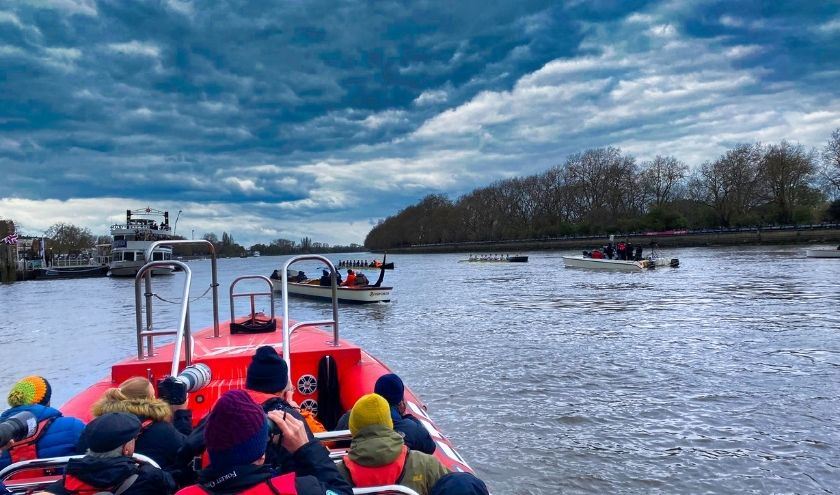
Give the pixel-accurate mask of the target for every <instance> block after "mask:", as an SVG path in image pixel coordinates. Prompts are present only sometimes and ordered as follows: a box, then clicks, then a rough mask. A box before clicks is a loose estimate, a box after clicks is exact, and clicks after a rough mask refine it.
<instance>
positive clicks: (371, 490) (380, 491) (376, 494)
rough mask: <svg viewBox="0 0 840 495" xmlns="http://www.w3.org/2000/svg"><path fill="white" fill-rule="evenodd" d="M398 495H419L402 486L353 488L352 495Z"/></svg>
mask: <svg viewBox="0 0 840 495" xmlns="http://www.w3.org/2000/svg"><path fill="white" fill-rule="evenodd" d="M394 493H400V494H403V495H420V494H419V493H417V492H415V491H414V490H412V489H411V488H409V487H407V486H402V485H383V486H370V487H367V488H353V495H390V494H394Z"/></svg>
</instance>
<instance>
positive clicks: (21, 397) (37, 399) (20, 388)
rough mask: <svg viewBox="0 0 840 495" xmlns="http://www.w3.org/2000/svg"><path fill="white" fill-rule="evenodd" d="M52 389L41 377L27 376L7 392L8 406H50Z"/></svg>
mask: <svg viewBox="0 0 840 495" xmlns="http://www.w3.org/2000/svg"><path fill="white" fill-rule="evenodd" d="M51 396H52V389H51V388H50V383H49V382H48V381H47V380H46V379H45V378H44V377H41V376H35V375H32V376H27V377H26V378H23V379H22V380H20V381H19V382H17V383H15V384H14V386H12V389H11V390H10V391H9V397H8V400H9V405H10V406H12V407H17V406H29V405H32V404H40V405H42V406H47V405H49V404H50V398H51Z"/></svg>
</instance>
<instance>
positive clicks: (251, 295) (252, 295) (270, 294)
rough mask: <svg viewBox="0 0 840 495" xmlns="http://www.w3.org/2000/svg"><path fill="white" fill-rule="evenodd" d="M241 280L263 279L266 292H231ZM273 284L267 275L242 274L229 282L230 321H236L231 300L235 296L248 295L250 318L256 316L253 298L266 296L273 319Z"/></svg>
mask: <svg viewBox="0 0 840 495" xmlns="http://www.w3.org/2000/svg"><path fill="white" fill-rule="evenodd" d="M242 280H263V281H265V283H267V284H268V292H243V293H241V294H235V293H234V292H233V288H234V287H236V284H238V283H239V282H240V281H242ZM273 288H274V284H272V283H271V279H270V278H268V277H264V276H262V275H243V276H241V277H237V278H236V279H235V280H234V281H233V282H232V283H231V284H230V322H231V323H233V322H234V321H236V311H234V309H233V300H234V298H237V297H248V298H250V300H251V320H253V319H254V318H256V316H257V309H256V305H255V302H254V298H255V297H256V296H268V297H270V298H271V319H272V320H273V319H274V290H273Z"/></svg>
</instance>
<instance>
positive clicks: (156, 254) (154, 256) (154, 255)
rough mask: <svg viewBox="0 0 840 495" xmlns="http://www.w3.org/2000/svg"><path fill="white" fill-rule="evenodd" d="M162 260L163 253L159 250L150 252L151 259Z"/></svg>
mask: <svg viewBox="0 0 840 495" xmlns="http://www.w3.org/2000/svg"><path fill="white" fill-rule="evenodd" d="M161 260H163V253H161V252H159V251H158V252H154V253H152V261H161Z"/></svg>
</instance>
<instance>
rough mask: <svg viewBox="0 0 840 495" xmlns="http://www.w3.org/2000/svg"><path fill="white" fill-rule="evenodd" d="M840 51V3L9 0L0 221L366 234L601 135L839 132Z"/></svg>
mask: <svg viewBox="0 0 840 495" xmlns="http://www.w3.org/2000/svg"><path fill="white" fill-rule="evenodd" d="M838 61H840V2H838V1H836V0H833V1H832V0H829V1H801V0H800V1H795V2H794V1H791V2H788V1H767V2H756V1H739V2H732V1H728V0H727V1H691V2H689V1H673V2H646V1H641V0H635V1H631V0H615V1H604V0H594V1H577V0H575V1H566V2H540V1H528V0H518V1H515V2H473V1H459V2H452V1H446V2H434V1H415V2H404V3H403V2H388V1H377V2H357V1H352V0H348V1H342V2H304V1H288V2H268V1H256V2H246V1H210V0H204V1H200V2H199V1H187V0H155V1H143V0H138V1H132V2H126V1H123V0H107V1H96V0H28V1H24V0H18V1H8V0H0V218H12V219H14V220H16V222H17V223H18V225H19V230H22V231H23V232H25V233H29V234H39V233H40V232H41V231H43V230H44V229H46V228H47V227H49V226H50V225H52V224H53V223H56V222H70V223H75V224H77V225H81V226H84V227H88V228H90V229H91V230H92V231H93V232H94V233H96V234H106V233H107V230H108V226H109V225H111V224H113V223H115V222H117V221H119V220H121V219H122V218H123V217H124V214H125V210H126V209H135V208H144V207H146V206H150V207H152V208H157V209H167V210H169V211H170V212H171V213H172V216H173V218H174V217H175V216H176V215H177V212H178V211H179V210H180V211H181V212H182V213H181V215H180V219H179V224H178V226H177V229H178V232H177V233H178V234H181V235H185V236H188V237H189V236H190V235H192V233H193V232H194V233H195V236H196V237H199V236H200V235H202V234H204V233H205V232H215V233H216V234H218V235H219V236H221V233H222V231H227V232H229V233H231V234H232V235H233V236H234V238H235V239H236V241H237V242H239V243H240V244H243V245H246V246H247V245H251V244H254V243H257V242H264V243H267V242H269V241H270V240H272V239H276V238H288V239H293V240H298V239H300V238H302V237H303V236H309V237H311V238H313V239H314V240H317V241H322V242H328V243H331V244H335V243H342V244H348V243H352V242H355V243H361V242H362V241H363V240H364V237H365V235H366V234H367V232H368V231H369V230H370V228H371V227H372V226H373V225H375V223H376V222H377V221H378V220H379V219H382V218H384V217H387V216H389V215H392V214H394V213H396V212H397V211H399V210H400V209H401V208H404V207H406V206H408V205H410V204H412V203H414V202H416V201H417V200H418V199H420V198H422V197H423V196H425V195H427V194H446V195H448V196H449V197H451V198H453V199H454V198H457V197H458V196H459V195H461V194H463V193H465V192H468V191H470V190H472V189H473V188H475V187H480V186H484V185H487V184H490V183H492V182H493V181H496V180H499V179H504V178H508V177H514V176H521V175H528V174H532V173H537V172H540V171H543V170H545V169H547V168H549V167H551V166H553V165H556V164H559V163H562V162H563V161H564V160H565V158H566V156H568V155H569V154H571V153H575V152H580V151H584V150H586V149H588V148H594V147H600V146H617V147H620V148H621V149H622V150H623V151H625V152H628V153H631V154H633V155H634V156H636V157H637V159H638V160H639V161H644V160H647V159H650V158H652V157H653V156H655V155H657V154H669V155H674V156H676V157H678V158H679V159H681V160H683V161H685V162H686V163H688V164H689V165H690V166H692V167H694V166H697V165H699V164H700V163H702V162H703V161H705V160H712V159H714V158H716V157H717V156H718V155H719V154H720V153H722V152H723V151H724V150H725V149H727V148H728V147H731V146H732V145H734V144H736V143H741V142H754V141H761V142H778V141H780V140H782V139H787V140H790V141H793V142H798V143H801V144H803V145H805V146H806V147H809V148H810V147H816V148H821V147H823V146H824V145H825V143H826V142H827V141H828V138H829V135H830V134H831V131H832V130H833V129H835V128H837V127H840V64H838Z"/></svg>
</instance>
